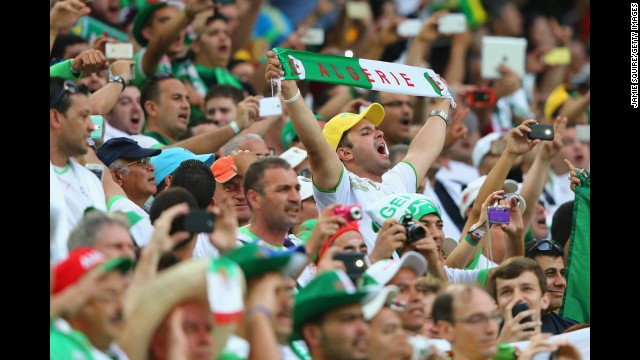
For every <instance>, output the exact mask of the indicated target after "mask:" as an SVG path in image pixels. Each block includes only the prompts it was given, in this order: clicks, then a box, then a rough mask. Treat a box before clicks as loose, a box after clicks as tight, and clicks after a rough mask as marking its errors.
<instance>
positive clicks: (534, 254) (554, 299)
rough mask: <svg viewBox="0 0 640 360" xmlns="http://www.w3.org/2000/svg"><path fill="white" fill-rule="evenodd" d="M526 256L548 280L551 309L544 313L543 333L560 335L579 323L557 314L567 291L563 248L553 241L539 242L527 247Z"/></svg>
mask: <svg viewBox="0 0 640 360" xmlns="http://www.w3.org/2000/svg"><path fill="white" fill-rule="evenodd" d="M525 256H526V257H528V258H530V259H533V260H535V262H537V263H538V265H540V267H541V268H542V271H543V272H544V275H545V278H546V279H547V292H548V293H549V299H550V303H549V307H548V308H547V309H546V310H544V311H542V332H548V333H553V334H560V333H562V332H563V331H564V330H565V329H566V328H568V327H569V326H572V325H575V324H577V323H578V322H577V321H575V320H573V319H569V318H566V317H562V316H560V315H558V313H557V312H558V310H559V309H560V308H561V307H562V301H563V298H564V292H565V290H566V289H567V280H566V279H565V265H564V261H563V257H564V249H563V248H562V246H561V245H560V244H558V243H557V242H555V241H553V240H538V241H536V242H534V243H530V244H528V245H527V250H526V251H525Z"/></svg>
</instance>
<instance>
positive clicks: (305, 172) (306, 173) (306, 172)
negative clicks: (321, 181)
mask: <svg viewBox="0 0 640 360" xmlns="http://www.w3.org/2000/svg"><path fill="white" fill-rule="evenodd" d="M298 175H299V176H304V177H306V178H307V179H310V178H311V169H309V168H302V169H300V171H298Z"/></svg>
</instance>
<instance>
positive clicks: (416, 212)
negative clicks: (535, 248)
mask: <svg viewBox="0 0 640 360" xmlns="http://www.w3.org/2000/svg"><path fill="white" fill-rule="evenodd" d="M365 211H366V212H367V214H368V215H369V216H370V217H371V227H372V228H373V231H374V232H378V230H380V228H381V227H382V223H383V222H384V221H385V220H386V219H389V218H393V219H396V220H398V221H400V220H401V219H402V216H404V215H405V214H411V218H412V219H413V220H419V219H420V218H421V217H423V216H425V215H428V214H432V213H435V214H436V215H438V217H439V218H440V219H441V220H442V215H441V211H440V208H439V207H438V206H437V205H436V204H435V203H434V202H433V201H431V200H430V199H429V198H428V197H426V196H424V195H422V194H393V195H389V196H385V197H384V198H382V199H380V200H378V201H376V202H374V203H373V204H371V205H369V206H368V207H367V208H366V209H365Z"/></svg>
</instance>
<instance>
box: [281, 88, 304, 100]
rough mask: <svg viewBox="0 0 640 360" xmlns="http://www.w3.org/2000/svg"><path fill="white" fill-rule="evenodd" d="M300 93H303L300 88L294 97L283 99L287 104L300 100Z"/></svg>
mask: <svg viewBox="0 0 640 360" xmlns="http://www.w3.org/2000/svg"><path fill="white" fill-rule="evenodd" d="M300 95H301V94H300V89H298V92H297V93H296V94H295V95H293V97H292V98H291V99H289V100H286V99H283V100H284V103H285V104H291V103H292V102H294V101H296V100H298V98H299V97H300Z"/></svg>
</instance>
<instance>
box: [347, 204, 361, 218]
mask: <svg viewBox="0 0 640 360" xmlns="http://www.w3.org/2000/svg"><path fill="white" fill-rule="evenodd" d="M349 215H350V216H351V218H352V219H353V220H360V219H362V210H360V208H359V207H356V206H354V207H352V208H351V210H349Z"/></svg>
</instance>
